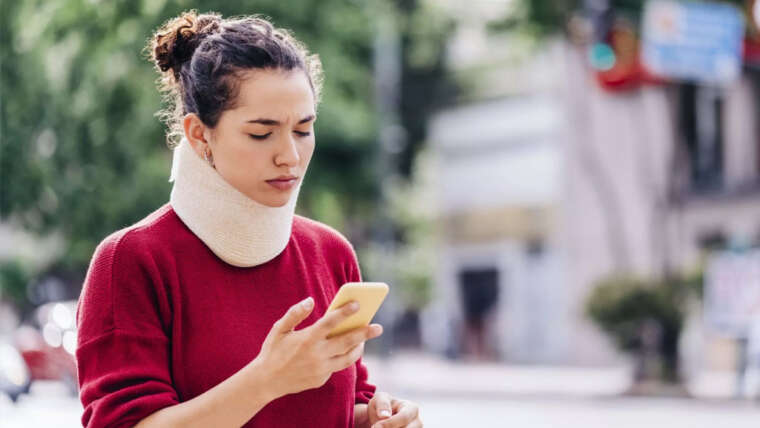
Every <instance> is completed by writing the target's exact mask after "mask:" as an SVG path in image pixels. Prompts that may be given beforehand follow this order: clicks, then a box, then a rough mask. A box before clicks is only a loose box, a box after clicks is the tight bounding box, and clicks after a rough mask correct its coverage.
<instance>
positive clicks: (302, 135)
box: [293, 131, 311, 137]
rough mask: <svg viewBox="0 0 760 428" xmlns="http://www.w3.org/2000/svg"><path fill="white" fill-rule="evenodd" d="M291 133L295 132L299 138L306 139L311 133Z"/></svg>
mask: <svg viewBox="0 0 760 428" xmlns="http://www.w3.org/2000/svg"><path fill="white" fill-rule="evenodd" d="M293 132H295V133H296V135H298V136H299V137H308V136H309V135H311V132H301V131H293Z"/></svg>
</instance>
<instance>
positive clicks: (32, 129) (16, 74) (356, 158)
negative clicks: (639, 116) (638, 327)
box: [0, 0, 449, 287]
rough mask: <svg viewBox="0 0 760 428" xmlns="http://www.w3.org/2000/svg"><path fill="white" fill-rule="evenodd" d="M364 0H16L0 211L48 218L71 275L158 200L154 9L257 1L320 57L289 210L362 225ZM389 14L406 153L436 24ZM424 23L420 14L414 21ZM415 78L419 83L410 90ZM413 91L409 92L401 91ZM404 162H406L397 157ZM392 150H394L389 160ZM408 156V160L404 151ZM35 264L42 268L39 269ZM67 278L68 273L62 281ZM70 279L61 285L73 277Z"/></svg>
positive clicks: (418, 133)
mask: <svg viewBox="0 0 760 428" xmlns="http://www.w3.org/2000/svg"><path fill="white" fill-rule="evenodd" d="M369 5H370V2H367V1H349V0H319V1H317V0H310V1H299V2H283V1H280V0H243V1H237V2H228V1H221V0H209V1H187V0H142V1H131V0H130V1H126V0H114V1H92V0H26V1H7V2H3V10H2V13H0V43H1V45H2V50H1V51H0V90H1V91H2V93H1V97H2V98H1V102H0V138H1V140H0V221H6V220H11V219H12V220H13V221H14V222H16V223H17V224H19V225H20V226H21V227H23V228H24V229H25V230H26V231H28V232H31V233H35V234H39V235H45V234H48V233H51V232H52V231H57V232H60V233H61V234H62V236H63V237H64V238H65V249H64V251H63V252H62V254H61V255H60V259H59V260H57V261H56V262H55V265H56V266H57V269H61V268H65V269H68V270H70V271H71V272H73V273H77V274H79V276H80V277H82V276H83V274H84V271H85V269H86V267H87V264H88V262H89V259H90V257H91V256H92V252H93V250H94V248H95V246H96V245H97V243H98V242H99V241H100V240H102V239H103V238H104V237H105V236H106V235H108V234H109V233H111V232H113V231H115V230H117V229H120V228H122V227H125V226H128V225H130V224H132V223H134V222H135V221H137V220H139V219H140V218H142V217H143V216H145V215H146V214H147V213H149V212H150V211H152V210H154V209H156V208H157V207H158V206H160V205H161V204H162V203H164V202H166V201H167V200H168V195H169V191H170V189H171V187H170V183H169V182H168V175H169V167H170V162H171V154H170V151H169V150H168V149H167V147H166V146H165V143H164V142H165V138H164V132H165V130H164V129H163V126H162V124H161V123H160V121H159V120H158V118H157V117H155V116H154V115H155V113H156V112H157V111H158V110H159V109H160V107H161V99H160V94H159V92H158V90H157V89H156V86H155V80H156V79H157V78H158V74H157V72H156V71H155V70H154V68H153V65H152V64H151V63H149V61H147V60H146V58H145V56H144V52H143V47H144V46H145V44H146V42H147V41H148V39H149V38H150V36H151V34H152V32H153V31H154V30H155V29H156V28H158V27H159V26H160V25H161V24H162V23H163V22H164V21H166V20H167V19H170V18H171V17H174V16H176V15H178V14H179V13H180V12H181V11H183V10H188V9H191V8H195V9H197V10H198V11H199V12H205V11H217V12H220V13H222V15H223V16H233V15H241V14H251V13H258V14H263V15H265V16H269V17H271V18H272V19H273V21H274V23H275V25H278V26H282V27H286V28H289V29H291V30H293V32H294V33H295V35H296V37H297V38H299V39H300V40H302V41H304V42H305V43H306V44H307V45H308V46H309V48H310V49H311V50H312V51H313V52H316V53H318V54H319V55H320V56H321V58H322V62H323V65H324V67H325V76H326V80H325V86H324V91H323V95H324V97H323V100H322V104H321V105H320V109H319V120H318V121H317V122H316V129H315V134H316V135H317V149H316V152H315V155H314V158H313V160H312V164H311V166H310V169H309V173H308V177H307V179H306V181H305V183H304V188H303V191H302V193H301V200H300V201H299V211H300V212H301V213H303V214H306V215H309V216H312V217H315V218H317V219H325V220H326V221H327V222H329V223H331V224H334V225H336V226H338V227H339V226H340V225H342V224H344V223H345V222H346V221H347V219H351V218H359V219H362V220H360V221H359V223H361V224H360V225H359V226H360V228H368V227H369V223H370V222H371V221H372V216H371V213H372V212H373V208H372V207H373V205H374V203H375V201H376V199H377V195H378V189H377V185H376V182H377V174H379V172H377V171H375V170H374V165H375V162H374V161H373V157H374V155H375V153H376V149H375V146H376V140H377V135H376V134H377V129H376V128H377V123H376V119H375V117H376V115H375V111H374V102H373V91H374V87H373V73H372V46H373V37H374V35H373V20H372V16H371V13H369V11H370V7H369ZM393 5H394V6H395V7H398V8H402V6H403V11H404V16H407V15H408V16H409V19H410V24H409V25H408V26H403V27H402V31H404V32H405V33H404V34H403V35H402V37H403V38H404V40H406V41H407V42H406V43H405V45H404V49H405V50H404V58H403V59H404V63H403V64H404V65H403V69H404V72H405V73H406V75H408V76H410V77H409V79H403V80H404V82H405V83H404V84H405V91H406V90H407V89H408V92H405V91H402V92H403V93H402V100H401V103H402V105H403V106H405V107H404V108H405V109H406V110H405V111H406V112H407V113H408V117H405V118H404V120H403V121H404V123H405V124H408V125H409V126H410V135H411V136H412V138H411V140H410V146H409V148H408V149H407V150H406V151H405V152H404V153H403V154H402V157H403V158H411V157H413V155H414V153H416V149H417V148H418V147H419V146H420V144H421V141H422V139H423V138H424V123H426V117H427V115H428V114H429V113H430V111H431V108H430V106H431V105H433V103H435V102H437V99H436V98H435V97H428V96H422V97H420V96H419V95H420V94H421V93H426V91H428V90H430V88H433V87H435V85H438V84H439V83H436V82H437V81H438V80H441V79H444V78H445V76H444V75H443V73H442V71H441V70H442V62H441V61H440V59H441V58H442V46H443V44H444V42H445V40H446V37H447V31H449V28H448V27H447V26H446V25H443V24H439V22H443V20H442V19H441V18H440V16H437V15H436V16H435V19H434V20H432V21H429V20H427V18H426V17H428V16H433V15H432V14H433V12H432V11H430V10H429V9H425V8H423V7H422V6H420V5H419V4H418V2H417V1H403V2H401V1H399V2H397V3H393ZM421 24H425V25H421ZM417 85H423V86H424V88H423V89H418V88H417ZM409 97H412V98H415V99H414V100H409V99H408V98H409ZM404 162H406V161H404ZM402 163H403V162H402ZM407 163H408V162H407ZM38 274H43V273H42V272H39V273H38ZM74 282H76V281H74ZM79 285H80V284H72V286H73V287H78V286H79Z"/></svg>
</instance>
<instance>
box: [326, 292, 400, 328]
mask: <svg viewBox="0 0 760 428" xmlns="http://www.w3.org/2000/svg"><path fill="white" fill-rule="evenodd" d="M386 295H388V284H386V283H384V282H347V283H345V284H343V286H342V287H340V288H339V289H338V293H337V294H336V295H335V297H334V298H333V300H332V302H331V303H330V306H329V307H328V308H327V311H328V312H329V311H331V310H334V309H337V308H339V307H341V306H343V305H344V304H346V303H348V302H350V301H351V300H356V301H357V302H359V311H358V312H356V313H354V314H353V315H351V316H350V317H348V318H346V319H345V320H343V321H342V322H341V323H340V324H338V325H337V326H336V327H335V328H334V329H333V330H332V331H330V334H328V336H327V337H332V336H336V335H338V334H341V333H344V332H346V331H349V330H353V329H355V328H357V327H363V326H366V325H369V323H370V321H372V318H373V317H374V316H375V313H376V312H377V310H378V309H379V308H380V305H381V304H382V303H383V300H385V296H386Z"/></svg>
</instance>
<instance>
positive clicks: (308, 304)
mask: <svg viewBox="0 0 760 428" xmlns="http://www.w3.org/2000/svg"><path fill="white" fill-rule="evenodd" d="M301 304H302V305H303V307H304V309H311V307H312V306H314V299H312V298H311V297H308V298H306V300H304V301H303V302H301Z"/></svg>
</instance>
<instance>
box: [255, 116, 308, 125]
mask: <svg viewBox="0 0 760 428" xmlns="http://www.w3.org/2000/svg"><path fill="white" fill-rule="evenodd" d="M315 117H316V116H315V115H313V114H310V115H308V116H306V117H304V118H303V119H301V120H299V121H298V124H299V125H300V124H302V123H306V122H310V121H312V120H314V118H315ZM246 123H259V124H262V125H269V126H272V125H279V124H280V122H279V121H278V120H274V119H265V118H259V119H251V120H249V121H246Z"/></svg>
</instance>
